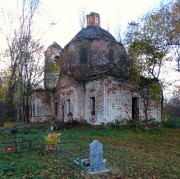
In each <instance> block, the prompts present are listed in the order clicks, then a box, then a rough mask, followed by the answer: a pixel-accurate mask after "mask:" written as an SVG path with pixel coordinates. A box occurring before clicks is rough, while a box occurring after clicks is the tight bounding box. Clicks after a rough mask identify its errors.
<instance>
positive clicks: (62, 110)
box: [61, 105, 64, 121]
mask: <svg viewBox="0 0 180 179" xmlns="http://www.w3.org/2000/svg"><path fill="white" fill-rule="evenodd" d="M61 112H62V121H64V105H63V106H62V108H61Z"/></svg>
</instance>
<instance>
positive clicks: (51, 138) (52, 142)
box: [44, 133, 61, 147]
mask: <svg viewBox="0 0 180 179" xmlns="http://www.w3.org/2000/svg"><path fill="white" fill-rule="evenodd" d="M60 136H61V133H51V134H48V135H47V136H45V137H44V139H45V141H46V144H47V146H49V147H51V146H56V145H57V144H58V142H59V137H60Z"/></svg>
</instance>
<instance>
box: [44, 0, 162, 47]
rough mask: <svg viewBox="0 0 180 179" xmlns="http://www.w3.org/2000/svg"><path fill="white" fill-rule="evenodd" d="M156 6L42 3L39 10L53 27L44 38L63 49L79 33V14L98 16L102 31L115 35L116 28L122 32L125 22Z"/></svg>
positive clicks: (154, 1) (139, 1)
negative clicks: (83, 12) (82, 12)
mask: <svg viewBox="0 0 180 179" xmlns="http://www.w3.org/2000/svg"><path fill="white" fill-rule="evenodd" d="M159 4H160V0H51V1H49V0H43V1H42V8H43V9H45V10H46V12H47V15H48V18H49V20H53V22H54V23H55V25H54V26H51V28H49V29H48V30H49V33H48V35H47V36H46V38H47V41H48V42H49V43H51V42H53V41H54V40H56V41H57V42H58V43H59V44H60V45H61V46H62V47H63V46H64V45H66V44H67V43H68V42H69V41H70V40H71V39H72V38H73V37H74V36H75V35H76V33H77V32H78V31H79V30H80V23H79V13H80V12H81V11H82V10H85V12H86V14H89V13H90V12H97V13H99V14H100V18H101V27H102V28H104V29H105V30H109V31H110V32H111V33H112V34H113V35H114V32H115V29H116V28H117V27H118V26H120V27H121V29H122V30H123V29H124V28H125V27H126V25H127V23H128V22H130V21H132V20H135V19H136V18H137V17H138V16H141V15H142V14H144V13H146V12H148V10H150V9H152V8H154V7H157V6H159Z"/></svg>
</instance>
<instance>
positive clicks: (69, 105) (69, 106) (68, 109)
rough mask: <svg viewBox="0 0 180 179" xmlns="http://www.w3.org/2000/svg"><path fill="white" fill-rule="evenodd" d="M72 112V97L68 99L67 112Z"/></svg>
mask: <svg viewBox="0 0 180 179" xmlns="http://www.w3.org/2000/svg"><path fill="white" fill-rule="evenodd" d="M70 112H71V103H70V99H68V100H67V114H69V113H70Z"/></svg>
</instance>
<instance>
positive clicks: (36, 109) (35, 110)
mask: <svg viewBox="0 0 180 179" xmlns="http://www.w3.org/2000/svg"><path fill="white" fill-rule="evenodd" d="M53 101H54V100H53V93H51V92H45V91H37V92H35V93H33V94H32V95H31V105H30V114H31V115H30V116H31V117H30V121H31V122H38V121H44V120H49V119H52V118H53V116H54V104H53Z"/></svg>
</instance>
